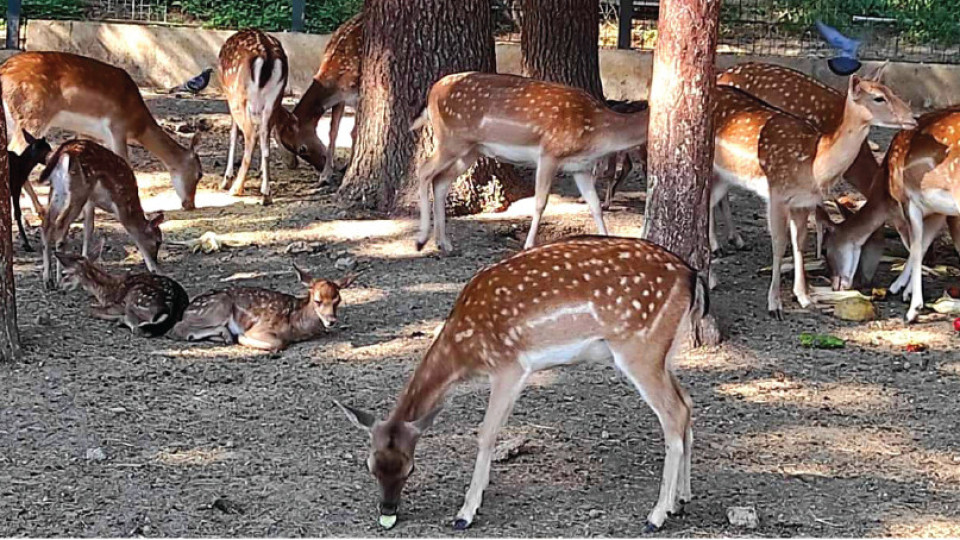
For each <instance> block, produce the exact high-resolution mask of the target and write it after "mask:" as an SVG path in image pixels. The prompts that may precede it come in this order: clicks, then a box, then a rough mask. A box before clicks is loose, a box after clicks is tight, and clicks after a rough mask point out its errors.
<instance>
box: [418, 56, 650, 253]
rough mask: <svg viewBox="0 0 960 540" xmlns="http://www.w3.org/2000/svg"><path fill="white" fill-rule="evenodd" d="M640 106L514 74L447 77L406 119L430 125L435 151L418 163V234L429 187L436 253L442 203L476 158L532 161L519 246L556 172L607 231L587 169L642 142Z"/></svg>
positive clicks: (424, 225)
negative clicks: (616, 106)
mask: <svg viewBox="0 0 960 540" xmlns="http://www.w3.org/2000/svg"><path fill="white" fill-rule="evenodd" d="M648 118H649V115H648V112H647V111H641V112H637V113H634V114H621V113H617V112H614V111H611V110H610V109H608V108H607V107H606V106H604V104H603V103H601V102H600V101H598V100H597V99H596V98H594V97H592V96H591V95H590V94H588V93H586V92H584V91H583V90H580V89H577V88H572V87H569V86H564V85H561V84H556V83H548V82H544V81H538V80H535V79H528V78H525V77H518V76H515V75H499V74H494V73H478V72H466V73H457V74H454V75H448V76H446V77H444V78H442V79H440V80H439V81H437V82H436V83H435V84H434V85H433V87H432V88H431V89H430V94H429V96H428V97H427V106H426V108H424V110H423V113H422V114H421V115H420V117H419V118H418V119H417V120H416V121H415V122H414V123H413V125H412V129H419V128H421V127H423V126H425V125H426V124H427V123H429V124H430V125H431V126H432V127H433V136H434V139H435V142H436V151H435V152H434V154H433V157H431V158H430V160H429V161H427V162H426V163H424V165H423V166H422V167H421V168H420V171H419V176H420V234H419V236H418V237H417V249H418V250H420V249H423V246H424V245H426V243H427V240H429V238H430V192H431V191H432V192H433V213H434V218H435V230H434V232H435V236H436V241H437V244H438V245H439V246H440V248H441V249H442V250H443V251H451V250H452V249H453V246H452V244H451V243H450V240H448V239H447V235H446V215H445V213H444V200H445V199H446V196H447V192H448V191H449V189H450V185H451V184H452V183H453V181H454V180H455V179H456V178H457V177H458V176H460V175H461V174H463V172H464V171H466V170H467V169H468V168H469V167H470V166H471V165H472V164H473V163H474V162H475V161H476V160H477V158H479V157H480V156H488V157H492V158H496V159H499V160H502V161H506V162H511V163H516V164H521V165H536V167H537V179H536V189H535V196H536V207H535V208H534V210H533V223H532V224H531V226H530V232H529V234H528V235H527V240H526V242H525V244H524V247H527V248H529V247H531V246H533V244H534V242H535V240H536V237H537V228H538V227H539V225H540V218H541V216H542V214H543V210H544V208H546V206H547V199H548V197H549V196H550V187H551V186H552V184H553V178H554V176H555V175H556V173H557V171H564V172H569V173H572V174H573V177H574V180H575V181H576V183H577V188H579V190H580V195H581V196H583V199H584V200H585V201H586V202H587V205H588V206H589V207H590V213H591V214H592V215H593V219H594V221H595V222H596V224H597V229H598V231H599V232H600V234H603V235H606V234H607V228H606V226H605V225H604V223H603V212H602V210H601V208H600V199H599V197H598V196H597V190H596V185H595V178H594V175H593V170H594V167H595V165H596V164H597V162H599V161H600V159H602V158H604V157H606V156H608V155H610V154H612V153H615V152H620V151H622V150H626V149H628V148H633V147H635V146H638V145H641V144H644V143H645V142H646V140H647V121H648Z"/></svg>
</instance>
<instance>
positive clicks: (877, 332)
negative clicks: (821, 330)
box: [835, 326, 951, 349]
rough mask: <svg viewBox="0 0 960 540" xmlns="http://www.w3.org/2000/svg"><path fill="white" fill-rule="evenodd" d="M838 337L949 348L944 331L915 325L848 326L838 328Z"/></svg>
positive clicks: (863, 342)
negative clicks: (886, 326)
mask: <svg viewBox="0 0 960 540" xmlns="http://www.w3.org/2000/svg"><path fill="white" fill-rule="evenodd" d="M835 333H836V335H837V336H838V337H841V338H843V339H845V340H847V341H850V342H853V343H856V344H858V345H866V346H874V347H877V346H892V347H894V348H896V349H903V348H904V347H905V346H906V345H907V344H908V343H911V342H919V343H924V344H926V345H927V346H928V347H930V348H944V349H946V348H949V347H950V346H951V340H950V336H948V335H947V334H946V333H944V332H936V331H933V330H926V329H923V328H917V327H909V328H907V327H902V328H888V329H884V328H869V327H866V328H864V327H856V326H854V327H849V328H843V329H838V330H837V331H836V332H835Z"/></svg>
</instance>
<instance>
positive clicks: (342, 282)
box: [334, 273, 360, 289]
mask: <svg viewBox="0 0 960 540" xmlns="http://www.w3.org/2000/svg"><path fill="white" fill-rule="evenodd" d="M358 277H360V275H359V274H354V273H350V274H347V275H345V276H343V277H342V278H340V279H338V280H336V281H334V283H335V284H336V285H337V287H339V288H341V289H346V288H347V287H349V286H350V285H353V282H354V281H356V280H357V278H358Z"/></svg>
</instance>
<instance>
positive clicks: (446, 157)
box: [417, 140, 458, 251]
mask: <svg viewBox="0 0 960 540" xmlns="http://www.w3.org/2000/svg"><path fill="white" fill-rule="evenodd" d="M457 159H458V157H457V156H456V155H455V154H451V153H447V152H446V151H444V149H443V146H442V142H441V141H439V140H438V141H437V151H436V153H434V155H433V157H431V158H430V160H429V161H427V162H426V163H424V164H423V165H422V166H421V167H420V171H419V172H418V176H419V177H420V234H419V236H417V251H420V250H422V249H423V246H425V245H427V240H429V239H430V208H431V207H430V193H431V191H433V184H434V182H435V181H436V179H437V178H438V177H439V176H440V175H441V174H443V172H444V171H445V170H446V169H447V168H449V167H451V166H453V164H454V163H455V162H456V161H457ZM434 217H435V218H436V219H437V220H440V219H444V218H445V217H446V215H445V213H443V212H441V213H440V214H437V215H436V216H434ZM437 242H438V243H439V242H440V239H439V238H437Z"/></svg>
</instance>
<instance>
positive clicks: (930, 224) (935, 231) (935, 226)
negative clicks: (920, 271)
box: [890, 215, 946, 302]
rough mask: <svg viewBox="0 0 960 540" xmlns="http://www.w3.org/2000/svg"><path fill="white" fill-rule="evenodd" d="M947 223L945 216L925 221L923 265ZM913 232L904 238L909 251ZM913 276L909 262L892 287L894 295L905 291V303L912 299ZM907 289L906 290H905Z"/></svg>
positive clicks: (906, 233) (908, 225) (907, 224)
mask: <svg viewBox="0 0 960 540" xmlns="http://www.w3.org/2000/svg"><path fill="white" fill-rule="evenodd" d="M945 222H946V219H945V216H943V215H932V216H930V217H927V218H925V219H924V220H923V251H921V253H920V261H921V265H922V261H923V259H924V258H925V257H926V255H927V251H928V250H929V249H930V246H932V245H933V241H934V240H936V239H937V236H939V234H940V230H941V229H943V225H944V223H945ZM906 227H910V223H909V222H908V223H906ZM911 234H912V233H911V232H910V230H909V229H907V230H905V231H904V237H905V238H906V239H907V244H906V246H907V249H908V250H909V249H910V247H911V244H910V241H909V240H910V238H911ZM912 275H913V267H912V265H911V264H910V263H909V258H908V262H907V263H905V264H904V265H903V271H902V272H900V276H899V277H897V280H896V281H895V282H894V283H893V285H890V292H891V293H893V294H897V293H899V292H900V291H901V290H902V291H903V301H904V302H906V301H907V300H909V299H910V295H911V294H912V292H913V291H911V290H910V287H907V285H908V284H909V283H910V278H911V276H912ZM905 287H906V288H905Z"/></svg>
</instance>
